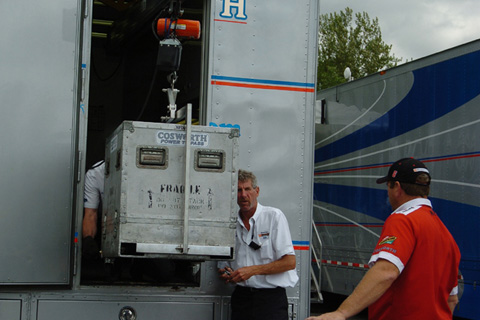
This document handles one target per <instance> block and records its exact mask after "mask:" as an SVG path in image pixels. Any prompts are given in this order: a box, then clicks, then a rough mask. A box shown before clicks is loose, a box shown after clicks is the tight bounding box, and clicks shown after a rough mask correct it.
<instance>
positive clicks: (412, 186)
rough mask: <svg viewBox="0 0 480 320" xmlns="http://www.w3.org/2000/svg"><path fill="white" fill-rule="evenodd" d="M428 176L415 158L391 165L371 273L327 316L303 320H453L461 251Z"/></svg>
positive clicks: (379, 180)
mask: <svg viewBox="0 0 480 320" xmlns="http://www.w3.org/2000/svg"><path fill="white" fill-rule="evenodd" d="M430 180H431V178H430V173H429V171H428V169H427V168H426V167H425V165H424V164H423V163H422V162H420V161H418V160H415V159H413V158H404V159H401V160H398V161H397V162H395V163H394V164H393V165H392V166H391V167H390V169H389V171H388V175H387V176H385V177H383V178H380V179H378V180H377V183H385V182H387V186H388V199H389V201H390V204H391V206H392V209H393V210H394V211H393V213H392V214H391V215H390V216H389V217H388V219H387V220H386V221H385V224H384V226H383V229H382V234H381V235H380V240H379V242H378V243H377V246H376V247H375V250H374V251H373V255H372V257H371V258H370V261H369V265H370V267H371V268H370V270H369V271H368V272H367V273H366V274H365V277H364V278H363V279H362V281H360V283H359V284H358V286H357V288H356V289H355V290H354V291H353V293H352V294H351V295H350V296H349V297H348V298H347V299H346V300H345V301H344V302H343V303H342V304H341V305H340V307H339V308H338V309H337V310H336V311H334V312H331V313H327V314H324V315H321V316H319V317H310V318H308V319H307V320H337V319H341V320H343V319H347V318H349V317H351V316H353V315H355V314H357V313H359V312H360V311H362V310H363V309H364V308H366V307H367V306H368V307H369V308H368V318H369V319H375V320H382V319H385V320H395V319H399V320H403V319H404V320H406V319H408V320H411V319H432V320H434V319H435V320H441V319H452V313H453V309H454V308H455V306H456V304H457V303H458V297H457V293H458V287H457V285H458V283H457V279H458V266H459V263H460V251H459V249H458V246H457V244H456V243H455V240H454V239H453V237H452V235H451V234H450V232H449V231H448V230H447V228H446V227H445V225H444V224H443V223H442V222H441V221H440V219H439V218H438V216H437V214H436V213H435V212H434V211H433V209H432V205H431V203H430V200H428V199H427V196H428V194H429V191H430Z"/></svg>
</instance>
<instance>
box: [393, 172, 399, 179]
mask: <svg viewBox="0 0 480 320" xmlns="http://www.w3.org/2000/svg"><path fill="white" fill-rule="evenodd" d="M397 173H398V171H397V170H395V171H393V173H392V178H395V177H396V176H397Z"/></svg>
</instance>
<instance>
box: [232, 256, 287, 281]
mask: <svg viewBox="0 0 480 320" xmlns="http://www.w3.org/2000/svg"><path fill="white" fill-rule="evenodd" d="M295 264H296V259H295V255H284V256H283V257H281V258H280V259H278V260H275V261H273V262H270V263H267V264H260V265H254V266H248V267H243V268H240V269H238V270H235V271H234V272H233V273H232V274H231V276H230V279H229V280H228V282H242V281H245V280H248V279H250V278H251V277H252V276H256V275H268V274H276V273H282V272H285V271H288V270H292V269H295Z"/></svg>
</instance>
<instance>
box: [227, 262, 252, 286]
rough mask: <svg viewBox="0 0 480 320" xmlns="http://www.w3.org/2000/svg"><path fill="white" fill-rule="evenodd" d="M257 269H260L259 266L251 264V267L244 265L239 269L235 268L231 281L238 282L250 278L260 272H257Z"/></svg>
mask: <svg viewBox="0 0 480 320" xmlns="http://www.w3.org/2000/svg"><path fill="white" fill-rule="evenodd" d="M257 269H259V268H258V267H257V266H249V267H243V268H240V269H238V270H235V271H233V273H232V274H231V276H230V282H234V283H237V282H242V281H245V280H248V279H250V278H251V277H252V276H254V275H256V274H258V273H256V272H257V271H256V270H257Z"/></svg>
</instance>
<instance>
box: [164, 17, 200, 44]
mask: <svg viewBox="0 0 480 320" xmlns="http://www.w3.org/2000/svg"><path fill="white" fill-rule="evenodd" d="M157 34H158V35H159V36H160V37H165V38H167V37H169V36H170V35H171V34H175V36H176V37H177V38H183V39H200V21H196V20H186V19H177V20H171V19H168V18H164V19H158V21H157Z"/></svg>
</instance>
